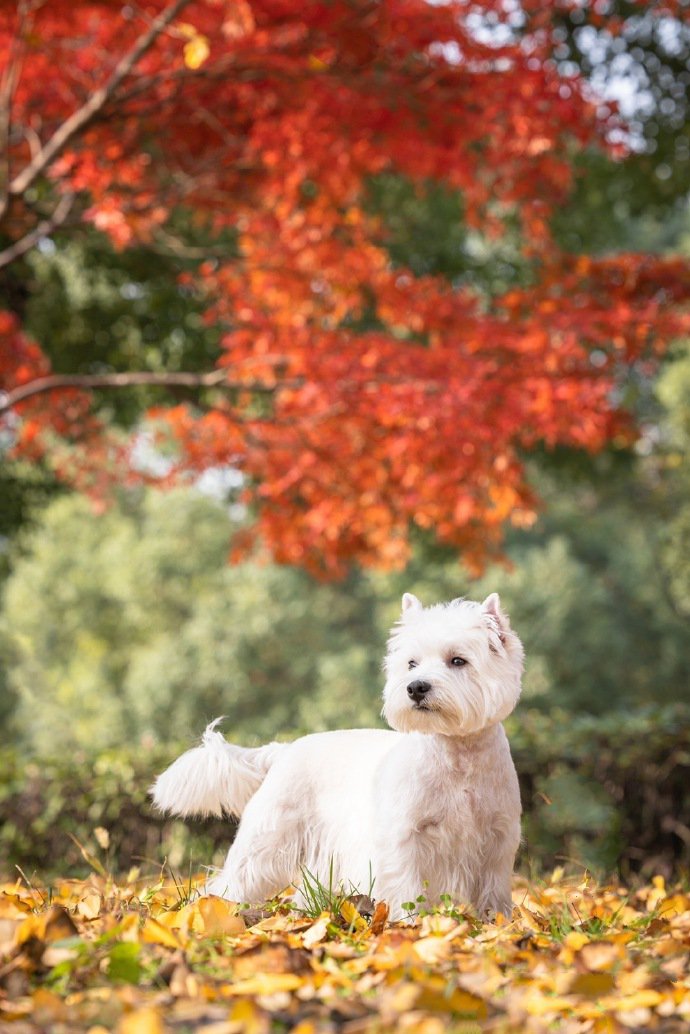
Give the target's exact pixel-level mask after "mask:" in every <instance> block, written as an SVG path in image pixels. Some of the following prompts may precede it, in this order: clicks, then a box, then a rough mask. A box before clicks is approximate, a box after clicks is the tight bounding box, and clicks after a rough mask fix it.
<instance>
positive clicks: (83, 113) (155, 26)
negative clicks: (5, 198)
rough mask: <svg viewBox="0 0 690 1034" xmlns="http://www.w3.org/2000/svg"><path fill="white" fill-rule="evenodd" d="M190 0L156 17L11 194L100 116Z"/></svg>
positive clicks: (21, 175)
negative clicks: (122, 83) (121, 84)
mask: <svg viewBox="0 0 690 1034" xmlns="http://www.w3.org/2000/svg"><path fill="white" fill-rule="evenodd" d="M189 2H190V0H174V2H173V3H172V4H170V6H169V7H167V8H166V9H165V10H164V11H162V12H161V13H160V14H159V15H158V17H157V18H154V20H153V21H152V23H151V25H150V26H149V28H148V29H147V30H146V32H144V33H143V34H142V35H141V36H140V37H139V39H138V40H137V41H136V43H135V44H134V46H133V47H132V49H131V50H130V51H129V52H128V53H127V54H125V55H124V56H123V57H122V58H121V59H120V61H119V62H118V63H117V65H116V66H115V70H114V72H113V74H112V75H111V77H110V79H109V80H108V82H107V83H106V84H105V85H104V86H101V87H100V88H99V89H98V90H96V91H95V92H94V93H92V94H91V96H90V97H89V99H88V100H87V101H86V102H85V103H84V104H82V106H81V108H78V109H77V110H76V111H75V112H73V113H72V115H70V117H69V118H68V119H66V120H65V121H64V122H63V123H62V125H61V126H60V127H59V128H58V129H56V130H55V132H54V133H53V135H52V136H51V138H50V140H48V142H47V143H45V144H44V145H43V147H42V148H41V150H40V151H39V152H38V154H36V155H35V156H34V158H33V159H32V161H31V162H29V164H28V165H27V166H26V167H25V168H24V169H23V170H22V172H20V173H19V174H18V175H17V176H15V178H14V179H13V180H12V182H11V183H10V185H9V193H10V194H11V195H21V194H23V193H24V191H25V190H26V189H27V188H28V187H30V186H31V184H32V183H33V182H34V180H35V179H37V178H38V176H40V175H41V174H42V173H43V172H44V171H45V169H46V168H47V167H48V166H49V165H50V163H51V162H52V161H53V160H54V159H55V158H57V156H58V155H59V154H60V152H61V151H62V150H63V148H64V147H66V146H67V144H68V143H69V142H70V140H71V139H72V138H73V137H74V136H76V135H77V133H79V132H80V131H81V130H82V129H84V127H85V126H86V125H88V123H89V122H91V121H92V119H94V118H95V117H96V115H97V114H98V113H99V111H101V109H102V108H103V107H104V106H105V104H107V102H108V101H109V100H110V99H111V98H112V96H113V94H114V93H115V91H116V90H117V88H118V86H119V85H120V83H121V82H122V80H123V79H125V78H126V76H128V75H129V73H130V72H131V71H132V69H133V68H134V66H135V65H136V63H137V61H139V59H140V58H141V57H143V55H144V54H145V53H146V51H147V50H149V49H150V47H151V46H152V45H153V44H154V43H155V41H156V39H157V38H158V37H159V36H160V34H161V33H162V32H163V30H164V29H165V28H166V26H168V25H169V24H170V22H171V21H172V20H173V18H175V17H176V16H177V15H178V14H179V12H180V11H181V10H182V8H183V7H185V6H186V5H187V4H188V3H189Z"/></svg>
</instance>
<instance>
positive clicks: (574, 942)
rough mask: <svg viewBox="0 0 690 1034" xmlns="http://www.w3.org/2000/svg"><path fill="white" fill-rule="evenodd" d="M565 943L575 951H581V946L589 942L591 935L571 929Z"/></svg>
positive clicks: (564, 940)
mask: <svg viewBox="0 0 690 1034" xmlns="http://www.w3.org/2000/svg"><path fill="white" fill-rule="evenodd" d="M563 943H564V944H565V946H566V947H567V948H571V949H572V950H573V951H579V950H580V948H583V947H584V946H585V944H588V943H589V937H588V936H587V934H585V933H582V932H581V931H580V930H571V931H570V933H569V934H567V935H566V936H565V938H564V939H563Z"/></svg>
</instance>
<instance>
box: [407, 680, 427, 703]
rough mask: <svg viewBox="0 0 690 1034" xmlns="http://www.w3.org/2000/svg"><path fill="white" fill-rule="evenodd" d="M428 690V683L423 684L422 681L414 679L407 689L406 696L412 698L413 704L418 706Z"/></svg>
mask: <svg viewBox="0 0 690 1034" xmlns="http://www.w3.org/2000/svg"><path fill="white" fill-rule="evenodd" d="M430 689H431V683H430V682H424V680H423V679H415V680H414V682H410V684H409V686H408V687H407V695H408V696H409V697H412V699H413V700H414V702H415V703H416V704H418V703H419V701H420V700H423V699H424V697H425V696H426V694H427V693H428V692H429V690H430Z"/></svg>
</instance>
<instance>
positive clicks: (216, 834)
mask: <svg viewBox="0 0 690 1034" xmlns="http://www.w3.org/2000/svg"><path fill="white" fill-rule="evenodd" d="M689 719H690V708H688V707H687V706H674V707H666V708H663V709H657V710H654V711H652V710H646V711H639V712H636V713H628V714H616V715H614V714H610V715H607V716H606V717H605V718H603V719H602V718H600V719H594V718H591V717H587V718H580V719H573V717H572V716H570V715H568V714H566V713H565V712H553V713H551V714H550V715H545V714H542V713H540V712H538V711H523V712H521V713H520V715H519V717H514V718H513V719H512V720H511V723H510V729H509V732H510V736H511V741H512V744H513V753H514V756H515V762H516V765H517V769H518V772H519V775H520V782H521V787H522V800H523V807H524V811H525V816H524V834H525V844H524V848H523V851H522V854H521V865H522V867H523V869H526V870H528V871H533V872H535V871H536V872H539V871H543V870H549V869H550V868H552V867H553V866H554V865H557V864H562V863H563V862H566V863H567V862H574V863H576V864H581V865H584V866H587V867H589V868H592V869H594V870H596V871H607V870H612V869H614V868H617V869H618V870H619V871H620V872H621V873H622V875H623V876H624V877H627V878H629V877H630V876H632V875H634V874H636V873H642V874H647V875H648V874H650V873H656V872H661V873H664V874H670V873H671V872H673V871H678V870H679V869H682V868H688V867H690V797H689V796H688V794H687V787H688V786H689V785H690V721H689ZM178 751H179V747H169V748H163V747H161V746H158V745H157V746H155V747H153V748H151V749H150V750H149V751H148V752H146V753H142V750H141V748H138V749H137V750H136V751H135V750H130V751H124V750H121V751H118V752H108V753H105V754H101V755H99V756H97V757H95V758H94V757H89V756H87V755H86V754H79V755H76V756H73V757H71V758H69V759H65V758H64V757H63V758H60V759H55V760H51V761H41V762H40V764H39V763H33V762H31V763H29V764H26V763H25V762H24V761H23V760H22V759H21V758H20V757H19V756H18V755H16V754H14V753H12V752H10V751H5V752H4V753H1V754H0V787H1V788H2V789H0V869H1V870H2V871H3V872H4V873H6V874H13V873H14V872H15V866H17V865H19V866H21V868H22V870H23V871H24V872H25V873H26V874H27V876H30V874H31V873H32V872H34V871H35V872H37V873H38V874H39V875H40V877H41V878H43V879H46V878H50V876H51V875H54V874H57V873H60V874H61V875H63V876H64V875H66V874H67V873H70V874H73V875H81V874H83V873H84V870H85V869H86V868H87V865H86V863H85V861H84V858H83V857H82V854H81V852H80V850H79V847H78V846H77V845H76V844H75V843H74V841H73V840H72V839H71V836H73V837H75V838H76V840H77V841H79V843H80V844H81V845H82V846H83V847H85V848H86V849H87V850H88V851H90V852H92V853H95V854H97V855H99V857H101V859H102V861H103V862H104V864H106V865H107V866H109V867H110V869H111V870H112V871H121V870H125V869H128V868H129V867H130V866H132V865H144V866H146V867H148V868H150V867H153V866H155V865H160V864H162V863H163V862H165V861H166V860H167V862H168V864H169V865H170V867H171V868H172V869H173V870H174V871H176V872H177V873H179V874H181V875H182V876H184V873H185V871H186V870H187V867H188V866H192V867H198V866H199V865H201V864H204V863H209V862H211V861H214V862H215V863H216V864H218V863H220V862H221V861H222V858H223V855H224V852H225V851H226V850H227V847H228V844H229V842H230V840H231V838H232V826H231V824H230V823H228V822H221V821H208V822H195V823H189V824H188V825H187V824H184V823H182V822H178V821H174V822H173V821H169V820H164V819H161V818H160V817H159V816H157V815H155V814H154V812H153V811H152V809H151V807H150V805H149V804H148V802H147V788H148V786H149V784H150V783H151V781H152V779H153V777H154V775H155V774H156V773H158V772H160V771H162V769H163V768H164V767H165V766H166V765H167V764H168V763H169V762H170V760H172V758H173V757H175V756H176V754H177V753H178ZM99 826H100V827H103V828H105V829H107V830H108V832H109V835H110V847H109V849H108V852H107V856H106V857H105V858H103V854H102V852H100V850H99V848H98V847H97V843H96V837H95V835H94V830H95V828H96V827H99ZM70 835H71V836H70Z"/></svg>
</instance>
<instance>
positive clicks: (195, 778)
mask: <svg viewBox="0 0 690 1034" xmlns="http://www.w3.org/2000/svg"><path fill="white" fill-rule="evenodd" d="M222 720H223V719H222V718H216V720H215V721H214V722H211V724H210V725H208V726H207V727H206V730H205V732H204V735H203V736H202V737H201V744H200V745H199V746H198V747H193V748H192V750H188V751H187V753H186V754H183V755H182V756H181V757H179V758H178V759H177V761H173V763H172V765H171V766H170V768H166V770H165V772H163V773H162V775H159V776H158V778H157V779H156V781H155V783H154V784H153V786H152V787H151V788H150V790H149V793H150V794H151V796H152V798H153V803H154V804H155V806H156V807H157V808H159V809H160V811H166V812H168V813H169V814H171V815H179V816H180V817H182V818H186V817H187V816H190V815H201V816H204V817H206V816H209V815H216V816H218V817H220V816H222V815H237V816H239V815H241V814H242V812H243V811H244V808H245V806H246V804H247V802H248V801H249V799H250V797H252V796H253V795H254V794H255V793H256V791H257V790H258V789H259V787H260V786H261V784H262V782H263V781H264V778H265V776H266V773H267V772H268V770H269V768H270V767H271V765H272V764H273V762H274V761H275V758H276V756H277V754H279V753H280V752H282V751H283V750H285V749H286V747H287V744H286V743H268V744H266V746H265V747H256V748H250V747H237V746H235V744H233V743H228V741H227V740H226V739H225V737H224V736H223V735H222V734H221V733H219V732H216V725H218V723H219V722H222Z"/></svg>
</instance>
